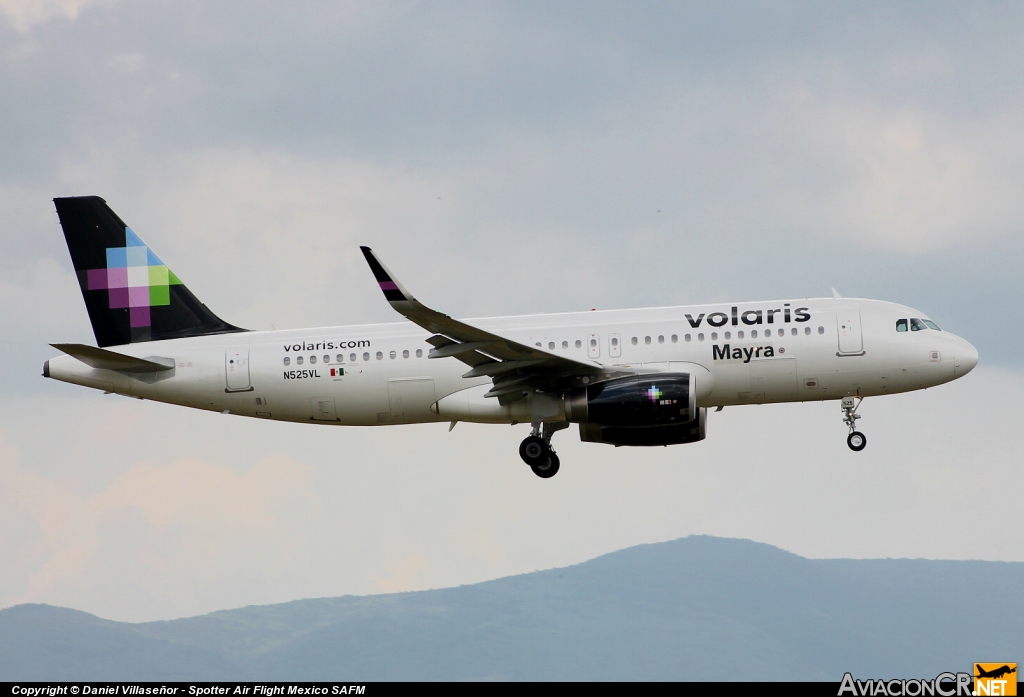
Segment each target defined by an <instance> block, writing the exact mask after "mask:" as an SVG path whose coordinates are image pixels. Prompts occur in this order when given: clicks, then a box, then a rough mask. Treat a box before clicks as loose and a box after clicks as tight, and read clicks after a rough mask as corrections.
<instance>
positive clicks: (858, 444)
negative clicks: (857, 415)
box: [846, 431, 868, 453]
mask: <svg viewBox="0 0 1024 697" xmlns="http://www.w3.org/2000/svg"><path fill="white" fill-rule="evenodd" d="M846 444H847V445H848V446H850V450H852V451H853V452H855V453H859V452H860V451H861V450H863V449H864V447H865V446H866V445H867V444H868V439H867V437H865V435H864V434H863V433H861V432H860V431H853V432H852V433H850V435H849V437H848V438H847V439H846Z"/></svg>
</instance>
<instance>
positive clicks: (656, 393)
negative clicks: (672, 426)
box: [647, 385, 665, 404]
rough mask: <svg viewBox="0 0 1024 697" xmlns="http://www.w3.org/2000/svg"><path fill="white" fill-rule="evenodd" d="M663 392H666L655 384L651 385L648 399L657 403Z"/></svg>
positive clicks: (648, 389)
mask: <svg viewBox="0 0 1024 697" xmlns="http://www.w3.org/2000/svg"><path fill="white" fill-rule="evenodd" d="M663 394H665V393H664V392H662V391H661V390H660V389H658V388H657V387H656V386H654V385H651V386H650V387H649V388H647V399H649V400H651V401H652V402H654V403H655V404H657V403H658V400H659V399H661V396H662V395H663Z"/></svg>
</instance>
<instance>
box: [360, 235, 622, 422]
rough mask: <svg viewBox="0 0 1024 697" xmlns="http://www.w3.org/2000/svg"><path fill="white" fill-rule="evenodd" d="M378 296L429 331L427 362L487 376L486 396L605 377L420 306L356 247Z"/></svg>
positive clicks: (594, 366)
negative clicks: (450, 362)
mask: <svg viewBox="0 0 1024 697" xmlns="http://www.w3.org/2000/svg"><path fill="white" fill-rule="evenodd" d="M360 249H361V250H362V251H363V256H365V257H366V262H367V263H368V264H369V265H370V270H371V271H372V272H373V275H374V278H376V279H377V283H379V284H380V288H381V290H382V291H384V297H385V298H387V300H388V302H389V303H391V307H393V308H395V310H397V311H398V313H399V314H401V315H403V316H404V317H406V318H407V319H409V320H410V321H412V322H414V323H415V324H418V325H419V326H421V327H423V328H424V329H426V330H427V331H428V332H432V333H433V334H434V336H432V337H430V338H429V339H427V341H428V342H429V343H430V344H431V345H432V346H434V349H433V350H431V351H430V354H429V357H430V358H446V357H453V358H457V359H458V360H460V361H462V362H463V363H465V364H466V365H468V366H470V369H469V371H467V372H466V373H465V374H464V375H463V377H466V378H473V377H481V376H488V377H490V378H491V379H492V380H493V382H494V387H493V388H492V389H491V390H490V391H489V392H488V393H487V396H488V397H498V398H500V401H502V402H505V401H515V400H516V399H518V398H520V397H521V396H523V393H524V391H527V390H530V389H557V388H558V387H559V386H560V385H564V384H566V382H567V381H569V382H571V381H572V379H573V378H580V377H583V376H589V375H597V374H599V373H606V372H607V370H608V369H607V368H605V367H603V366H601V365H600V364H599V363H595V362H592V361H580V360H575V359H572V358H567V357H565V356H559V355H557V354H554V353H548V352H547V351H544V350H542V349H540V348H538V347H536V346H527V345H525V344H521V343H519V342H517V341H513V340H512V339H507V338H505V337H503V336H500V335H498V334H494V333H492V332H488V331H485V330H483V329H479V328H477V327H474V326H472V325H470V324H466V323H465V322H460V321H459V320H457V319H452V318H451V317H449V316H448V315H446V314H443V313H441V312H438V311H437V310H432V309H430V308H429V307H427V306H425V305H423V304H422V303H420V302H419V301H418V300H416V298H414V297H413V295H412V293H410V292H409V291H407V290H406V289H405V287H404V286H402V284H401V283H399V282H398V281H397V280H395V277H394V276H393V275H392V274H391V272H390V271H388V270H387V268H385V266H384V264H382V263H381V261H380V259H378V258H377V255H376V254H374V253H373V250H372V249H370V248H369V247H360Z"/></svg>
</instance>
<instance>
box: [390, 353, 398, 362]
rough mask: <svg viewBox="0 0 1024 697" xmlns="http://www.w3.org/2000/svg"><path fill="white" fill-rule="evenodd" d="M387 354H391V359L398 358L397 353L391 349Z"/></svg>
mask: <svg viewBox="0 0 1024 697" xmlns="http://www.w3.org/2000/svg"><path fill="white" fill-rule="evenodd" d="M389 355H390V356H391V360H394V359H396V358H398V354H397V353H395V352H394V351H392V352H391V353H390V354H389Z"/></svg>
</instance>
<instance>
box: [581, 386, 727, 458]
mask: <svg viewBox="0 0 1024 697" xmlns="http://www.w3.org/2000/svg"><path fill="white" fill-rule="evenodd" d="M696 380H697V376H696V375H695V374H694V373H656V374H651V375H638V376H629V377H624V378H617V379H615V380H608V381H606V382H600V383H597V384H595V385H590V386H588V387H584V388H580V389H577V390H574V391H573V392H571V393H570V394H568V395H567V396H566V399H565V415H566V418H567V419H568V420H569V421H573V422H577V423H579V424H580V440H582V441H586V442H591V443H608V444H611V445H673V444H677V443H693V442H696V441H699V440H703V439H704V437H705V433H706V425H705V423H706V418H707V410H706V409H703V408H701V409H698V408H697V385H696Z"/></svg>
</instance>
